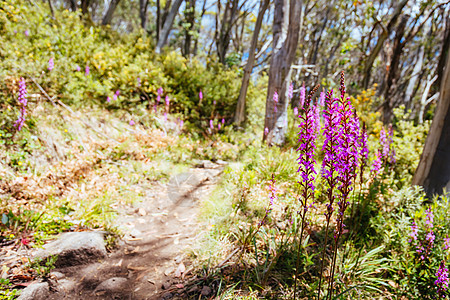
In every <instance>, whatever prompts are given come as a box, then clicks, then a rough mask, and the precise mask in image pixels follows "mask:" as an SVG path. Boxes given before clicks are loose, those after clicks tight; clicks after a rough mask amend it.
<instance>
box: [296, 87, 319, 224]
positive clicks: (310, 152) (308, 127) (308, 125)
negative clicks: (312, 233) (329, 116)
mask: <svg viewBox="0 0 450 300" xmlns="http://www.w3.org/2000/svg"><path fill="white" fill-rule="evenodd" d="M316 89H317V87H316V88H314V89H313V90H312V91H311V93H310V95H309V96H308V99H307V100H306V102H305V103H304V105H303V106H302V110H303V113H302V114H300V115H299V116H298V117H299V118H300V120H301V121H300V125H299V126H298V127H299V128H300V132H299V134H298V135H299V139H298V141H299V143H300V146H299V147H298V149H297V152H299V153H300V154H299V158H298V159H297V161H298V164H299V168H298V170H297V173H300V176H301V179H302V180H301V181H299V184H300V190H301V195H302V197H301V200H300V201H301V204H302V207H303V216H302V220H303V219H304V216H305V214H306V211H307V210H308V207H309V205H308V202H309V200H311V201H313V199H314V188H315V186H314V181H315V175H316V174H317V172H316V170H315V169H314V164H315V163H316V160H315V158H314V156H315V152H316V133H317V131H316V122H315V114H314V107H313V106H312V105H311V104H312V103H311V98H312V96H313V95H314V93H315V91H316Z"/></svg>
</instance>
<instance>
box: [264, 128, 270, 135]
mask: <svg viewBox="0 0 450 300" xmlns="http://www.w3.org/2000/svg"><path fill="white" fill-rule="evenodd" d="M268 134H269V128H267V127H266V128H264V135H268Z"/></svg>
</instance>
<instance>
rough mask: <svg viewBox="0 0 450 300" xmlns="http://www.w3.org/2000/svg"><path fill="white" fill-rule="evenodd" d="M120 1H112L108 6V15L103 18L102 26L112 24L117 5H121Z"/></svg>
mask: <svg viewBox="0 0 450 300" xmlns="http://www.w3.org/2000/svg"><path fill="white" fill-rule="evenodd" d="M119 2H120V0H111V2H110V3H109V6H108V10H107V11H106V14H105V15H104V16H103V20H102V25H108V24H111V21H112V18H113V14H114V11H115V10H116V8H117V4H119Z"/></svg>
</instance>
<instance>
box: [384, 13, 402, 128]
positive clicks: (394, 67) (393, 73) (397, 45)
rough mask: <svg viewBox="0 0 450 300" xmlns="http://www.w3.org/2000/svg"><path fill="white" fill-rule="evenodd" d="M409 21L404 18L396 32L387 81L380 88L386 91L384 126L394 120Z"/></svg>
mask: <svg viewBox="0 0 450 300" xmlns="http://www.w3.org/2000/svg"><path fill="white" fill-rule="evenodd" d="M407 21H408V17H407V16H402V19H401V21H400V23H399V24H398V26H397V28H396V30H395V38H394V46H393V48H394V49H393V55H392V58H391V61H390V65H389V71H388V72H387V76H386V79H385V80H384V82H383V85H382V86H381V88H380V92H381V93H382V92H383V91H384V103H383V122H384V124H389V123H390V122H391V119H392V109H393V107H394V102H395V100H396V99H395V98H394V97H392V95H391V94H392V90H393V89H394V88H395V87H396V85H397V81H398V67H399V63H400V58H401V55H402V53H403V47H404V46H405V44H404V42H402V39H403V36H404V34H405V27H406V22H407Z"/></svg>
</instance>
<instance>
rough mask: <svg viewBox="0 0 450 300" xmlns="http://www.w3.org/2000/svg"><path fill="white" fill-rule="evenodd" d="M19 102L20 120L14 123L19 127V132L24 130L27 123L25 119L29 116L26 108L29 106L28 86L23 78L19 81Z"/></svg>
mask: <svg viewBox="0 0 450 300" xmlns="http://www.w3.org/2000/svg"><path fill="white" fill-rule="evenodd" d="M18 101H19V103H20V115H19V118H18V119H17V120H16V122H15V123H14V126H15V127H17V130H18V131H21V130H22V127H23V125H24V123H25V117H26V115H27V111H26V106H27V104H28V100H27V86H26V83H25V79H24V78H23V77H21V78H20V81H19V96H18Z"/></svg>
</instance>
